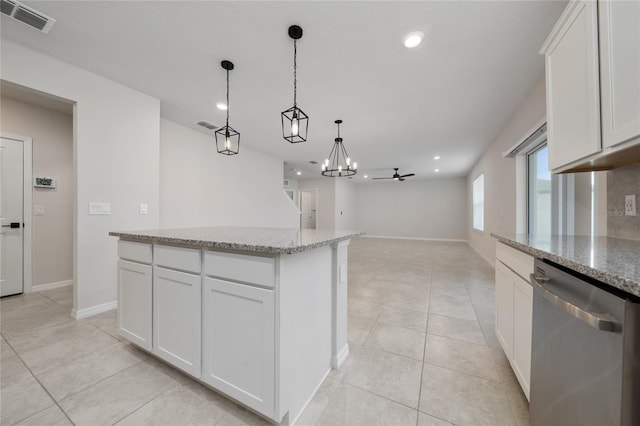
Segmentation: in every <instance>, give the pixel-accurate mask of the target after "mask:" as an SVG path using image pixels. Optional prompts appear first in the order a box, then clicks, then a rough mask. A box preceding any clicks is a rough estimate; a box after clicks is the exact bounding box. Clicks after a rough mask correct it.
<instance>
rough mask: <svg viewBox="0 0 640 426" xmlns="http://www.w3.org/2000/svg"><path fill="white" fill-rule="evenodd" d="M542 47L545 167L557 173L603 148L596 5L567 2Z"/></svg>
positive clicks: (582, 2) (592, 3)
mask: <svg viewBox="0 0 640 426" xmlns="http://www.w3.org/2000/svg"><path fill="white" fill-rule="evenodd" d="M543 49H544V52H545V55H546V58H545V75H546V83H547V128H548V134H547V135H548V136H547V137H548V146H549V167H550V168H551V170H555V169H558V168H560V167H562V166H564V165H566V164H569V163H572V162H573V161H576V160H580V159H582V158H585V157H588V156H590V155H592V154H595V153H597V152H599V151H600V150H601V149H602V144H601V141H600V99H599V82H598V79H599V77H598V11H597V4H596V2H595V1H574V2H572V3H570V4H569V6H568V7H567V9H566V10H565V12H564V13H563V15H562V17H561V18H560V20H559V21H558V23H557V24H556V27H555V28H554V31H553V32H552V34H551V36H550V37H549V39H548V40H547V43H546V44H545V47H544V48H543Z"/></svg>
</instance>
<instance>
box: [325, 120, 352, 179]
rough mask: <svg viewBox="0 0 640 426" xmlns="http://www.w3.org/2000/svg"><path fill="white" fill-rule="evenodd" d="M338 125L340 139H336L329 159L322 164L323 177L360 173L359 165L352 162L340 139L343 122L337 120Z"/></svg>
mask: <svg viewBox="0 0 640 426" xmlns="http://www.w3.org/2000/svg"><path fill="white" fill-rule="evenodd" d="M335 123H336V124H337V125H338V137H337V138H335V142H334V143H333V147H332V148H331V152H330V153H329V157H328V158H327V159H326V160H324V162H323V163H322V176H327V177H345V176H353V175H355V174H356V173H358V163H357V162H355V161H354V162H352V161H351V158H350V157H349V155H348V154H347V150H346V149H345V147H344V144H343V143H342V138H341V137H340V124H341V123H342V120H336V121H335Z"/></svg>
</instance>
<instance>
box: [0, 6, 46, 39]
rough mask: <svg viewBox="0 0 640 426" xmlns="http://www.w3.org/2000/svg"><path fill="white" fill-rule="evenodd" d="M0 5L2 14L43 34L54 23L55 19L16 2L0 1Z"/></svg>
mask: <svg viewBox="0 0 640 426" xmlns="http://www.w3.org/2000/svg"><path fill="white" fill-rule="evenodd" d="M1 3H2V4H1V11H2V13H4V14H5V15H8V16H10V17H12V18H13V19H15V20H16V21H20V22H22V23H23V24H26V25H28V26H30V27H31V28H34V29H36V30H38V31H40V32H43V33H45V34H46V33H48V32H49V31H50V30H51V27H53V24H55V23H56V20H55V19H53V18H51V17H49V16H47V15H45V14H42V13H40V12H38V11H37V10H35V9H32V8H30V7H29V6H25V5H24V4H22V3H18V2H17V1H12V0H1Z"/></svg>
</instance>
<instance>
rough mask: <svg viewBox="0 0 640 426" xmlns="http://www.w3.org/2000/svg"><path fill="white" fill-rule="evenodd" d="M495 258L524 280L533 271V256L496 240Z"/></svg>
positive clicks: (526, 279) (527, 279)
mask: <svg viewBox="0 0 640 426" xmlns="http://www.w3.org/2000/svg"><path fill="white" fill-rule="evenodd" d="M496 259H498V260H499V261H501V262H502V263H504V264H505V265H506V266H508V267H509V268H510V269H511V270H513V271H514V272H515V273H516V274H518V275H520V276H521V277H522V278H524V280H525V281H527V282H529V275H530V274H531V273H533V256H530V255H528V254H526V253H523V252H521V251H520V250H517V249H514V248H513V247H509V246H508V245H506V244H503V243H501V242H497V243H496Z"/></svg>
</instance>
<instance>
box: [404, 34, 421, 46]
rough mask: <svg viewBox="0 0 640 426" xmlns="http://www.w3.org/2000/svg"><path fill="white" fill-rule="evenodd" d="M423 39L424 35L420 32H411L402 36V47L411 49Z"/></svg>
mask: <svg viewBox="0 0 640 426" xmlns="http://www.w3.org/2000/svg"><path fill="white" fill-rule="evenodd" d="M423 38H424V33H423V32H422V31H412V32H410V33H409V34H407V35H405V36H404V38H403V39H402V42H403V43H404V47H408V48H412V47H416V46H417V45H419V44H420V43H421V42H422V39H423Z"/></svg>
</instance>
